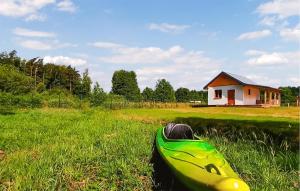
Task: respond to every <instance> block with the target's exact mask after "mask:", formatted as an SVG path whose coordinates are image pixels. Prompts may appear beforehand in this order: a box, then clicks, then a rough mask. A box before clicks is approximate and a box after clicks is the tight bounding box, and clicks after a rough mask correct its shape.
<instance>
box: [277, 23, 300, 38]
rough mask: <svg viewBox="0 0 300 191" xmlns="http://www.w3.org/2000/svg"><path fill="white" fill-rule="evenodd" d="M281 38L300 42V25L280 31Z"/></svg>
mask: <svg viewBox="0 0 300 191" xmlns="http://www.w3.org/2000/svg"><path fill="white" fill-rule="evenodd" d="M279 34H280V36H281V37H282V38H283V39H284V40H287V41H296V42H299V41H300V25H298V26H296V27H295V28H284V29H282V30H281V31H280V33H279Z"/></svg>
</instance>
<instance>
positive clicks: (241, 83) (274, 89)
mask: <svg viewBox="0 0 300 191" xmlns="http://www.w3.org/2000/svg"><path fill="white" fill-rule="evenodd" d="M221 75H225V76H226V77H228V78H230V79H232V80H235V81H236V82H238V83H239V84H240V85H242V86H252V87H257V88H259V89H260V90H271V91H277V92H280V90H279V89H277V88H273V87H269V86H264V85H258V84H249V83H244V82H242V81H241V80H239V79H236V78H234V77H233V76H231V75H230V74H228V73H226V72H223V71H222V72H221V73H220V74H218V75H217V76H216V77H214V79H212V80H211V81H210V82H209V83H207V84H206V85H205V86H204V87H203V89H205V90H207V89H208V86H209V84H211V83H212V82H213V81H215V80H216V79H217V78H218V77H220V76H221Z"/></svg>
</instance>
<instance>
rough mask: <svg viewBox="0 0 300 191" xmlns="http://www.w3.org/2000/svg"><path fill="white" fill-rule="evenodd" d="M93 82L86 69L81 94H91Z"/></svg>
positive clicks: (84, 95) (83, 95)
mask: <svg viewBox="0 0 300 191" xmlns="http://www.w3.org/2000/svg"><path fill="white" fill-rule="evenodd" d="M91 84H92V80H91V78H90V77H89V71H88V69H86V70H85V71H84V72H83V74H82V80H81V95H82V97H83V98H86V97H89V96H90V94H91Z"/></svg>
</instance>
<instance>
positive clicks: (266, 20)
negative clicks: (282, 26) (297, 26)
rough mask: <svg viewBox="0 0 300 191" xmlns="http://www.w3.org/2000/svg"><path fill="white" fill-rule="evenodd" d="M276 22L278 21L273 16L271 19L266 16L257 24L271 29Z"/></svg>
mask: <svg viewBox="0 0 300 191" xmlns="http://www.w3.org/2000/svg"><path fill="white" fill-rule="evenodd" d="M277 21H278V19H277V17H275V16H272V17H270V16H266V17H264V18H263V19H262V20H261V21H260V22H259V24H261V25H264V26H269V27H271V26H274V25H275V24H276V22H277Z"/></svg>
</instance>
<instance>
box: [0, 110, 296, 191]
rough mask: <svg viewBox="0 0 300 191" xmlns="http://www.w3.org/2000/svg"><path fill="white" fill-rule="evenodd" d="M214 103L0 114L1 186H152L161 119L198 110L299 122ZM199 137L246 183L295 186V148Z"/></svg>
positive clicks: (207, 114)
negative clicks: (206, 105)
mask: <svg viewBox="0 0 300 191" xmlns="http://www.w3.org/2000/svg"><path fill="white" fill-rule="evenodd" d="M218 109H219V108H201V109H198V108H197V109H173V110H162V109H154V110H149V109H147V110H146V109H130V110H115V111H110V110H101V109H94V110H85V111H80V110H62V109H37V110H23V111H18V112H17V113H16V114H12V115H0V190H91V189H96V190H158V189H159V185H157V182H153V181H154V178H153V173H154V170H155V169H153V164H152V163H151V162H150V159H151V158H152V146H153V145H152V144H153V140H154V136H155V131H156V129H157V128H158V127H160V126H161V125H160V123H159V121H161V120H164V121H166V120H170V121H171V120H174V119H175V118H177V117H191V116H192V117H193V116H194V117H195V116H196V117H204V118H213V119H217V118H221V119H222V118H225V119H230V118H231V119H232V118H234V119H247V120H258V121H259V120H261V121H265V120H273V121H275V122H291V123H297V120H298V119H297V115H298V114H297V113H298V112H299V109H298V108H289V109H286V108H276V109H273V108H272V109H270V110H269V109H253V110H252V108H251V109H248V110H249V111H248V112H246V110H244V108H236V109H237V110H235V109H234V108H220V110H218ZM217 111H219V112H217ZM181 115H182V116H181ZM129 119H130V120H129ZM145 122H146V123H145ZM203 138H204V139H207V140H208V141H209V142H210V143H212V144H213V145H215V146H216V147H217V148H218V150H219V151H220V152H221V153H223V154H224V155H225V158H226V159H227V160H228V161H229V162H230V163H231V165H232V166H233V167H234V168H235V169H236V170H237V172H238V173H239V174H240V175H241V177H242V178H243V179H244V180H245V181H246V182H247V183H248V184H249V185H250V187H251V189H252V190H298V189H299V161H298V158H299V151H291V150H289V149H281V148H277V147H273V146H272V145H271V146H269V145H266V144H265V143H264V142H259V141H253V140H248V139H238V140H237V141H231V140H229V139H227V138H226V137H223V136H222V135H218V136H214V137H212V136H204V135H203ZM161 176H163V175H161ZM165 176H169V175H165Z"/></svg>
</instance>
